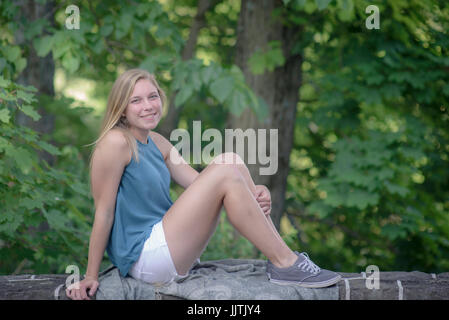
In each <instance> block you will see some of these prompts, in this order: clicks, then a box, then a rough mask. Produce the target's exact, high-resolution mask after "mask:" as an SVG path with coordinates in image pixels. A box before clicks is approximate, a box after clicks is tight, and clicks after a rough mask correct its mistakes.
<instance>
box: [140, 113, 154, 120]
mask: <svg viewBox="0 0 449 320" xmlns="http://www.w3.org/2000/svg"><path fill="white" fill-rule="evenodd" d="M156 114H157V112H155V113H150V114H147V115H144V116H141V118H146V119H154V116H155V115H156Z"/></svg>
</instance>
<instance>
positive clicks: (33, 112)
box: [20, 105, 41, 121]
mask: <svg viewBox="0 0 449 320" xmlns="http://www.w3.org/2000/svg"><path fill="white" fill-rule="evenodd" d="M20 110H22V112H23V113H25V114H26V115H27V116H29V117H31V118H32V119H33V120H34V121H37V120H39V119H40V118H41V115H40V114H39V113H37V112H36V110H35V109H34V108H33V107H32V106H30V105H24V106H21V107H20Z"/></svg>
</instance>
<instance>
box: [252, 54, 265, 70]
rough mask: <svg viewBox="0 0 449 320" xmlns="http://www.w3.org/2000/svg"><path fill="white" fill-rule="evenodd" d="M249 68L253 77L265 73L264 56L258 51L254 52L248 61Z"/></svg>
mask: <svg viewBox="0 0 449 320" xmlns="http://www.w3.org/2000/svg"><path fill="white" fill-rule="evenodd" d="M248 64H249V68H250V70H251V72H252V73H253V74H255V75H259V74H263V73H264V72H265V56H264V55H263V53H261V52H260V51H256V52H254V53H253V54H252V55H251V57H250V58H249V60H248Z"/></svg>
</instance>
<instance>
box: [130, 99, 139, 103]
mask: <svg viewBox="0 0 449 320" xmlns="http://www.w3.org/2000/svg"><path fill="white" fill-rule="evenodd" d="M139 101H140V99H133V100H131V103H138V102H139Z"/></svg>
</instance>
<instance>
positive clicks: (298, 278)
mask: <svg viewBox="0 0 449 320" xmlns="http://www.w3.org/2000/svg"><path fill="white" fill-rule="evenodd" d="M295 254H296V255H297V256H298V259H297V260H296V262H295V263H294V264H293V265H292V266H290V267H288V268H278V267H276V266H275V265H274V264H272V263H271V262H270V261H268V263H267V275H268V278H269V279H270V282H273V283H276V284H296V285H299V286H301V287H306V288H324V287H328V286H331V285H334V284H336V283H337V282H338V281H340V279H341V276H340V275H339V274H337V273H335V272H332V271H329V270H325V269H321V268H320V267H318V266H317V265H316V264H315V263H313V262H312V260H310V258H309V256H308V255H307V253H305V252H303V253H298V252H295Z"/></svg>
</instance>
